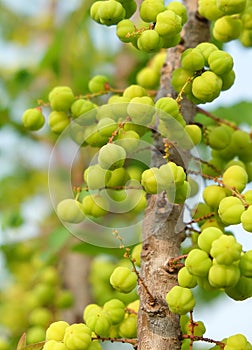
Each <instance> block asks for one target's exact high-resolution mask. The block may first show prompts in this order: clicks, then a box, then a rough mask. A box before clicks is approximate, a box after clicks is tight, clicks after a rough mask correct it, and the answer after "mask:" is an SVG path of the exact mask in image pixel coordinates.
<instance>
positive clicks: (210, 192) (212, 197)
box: [203, 185, 226, 209]
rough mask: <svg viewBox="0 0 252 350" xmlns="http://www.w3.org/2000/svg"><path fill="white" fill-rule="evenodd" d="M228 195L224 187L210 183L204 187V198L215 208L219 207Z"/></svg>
mask: <svg viewBox="0 0 252 350" xmlns="http://www.w3.org/2000/svg"><path fill="white" fill-rule="evenodd" d="M225 197H226V191H225V189H224V188H223V187H220V186H217V185H209V186H207V187H205V188H204V191H203V198H204V201H205V202H206V204H207V205H208V206H209V207H210V208H213V209H218V207H219V204H220V201H221V200H222V199H223V198H225Z"/></svg>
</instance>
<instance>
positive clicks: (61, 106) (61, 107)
mask: <svg viewBox="0 0 252 350" xmlns="http://www.w3.org/2000/svg"><path fill="white" fill-rule="evenodd" d="M48 99H49V103H50V105H51V108H52V109H53V110H55V111H67V110H69V108H70V107H71V104H72V103H73V102H74V94H73V91H72V89H71V88H70V87H68V86H56V87H55V88H53V89H52V90H51V91H50V93H49V95H48Z"/></svg>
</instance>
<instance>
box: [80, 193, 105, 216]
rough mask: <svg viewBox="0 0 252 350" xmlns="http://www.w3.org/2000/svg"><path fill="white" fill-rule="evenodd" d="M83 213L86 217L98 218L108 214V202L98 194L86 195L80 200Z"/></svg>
mask: <svg viewBox="0 0 252 350" xmlns="http://www.w3.org/2000/svg"><path fill="white" fill-rule="evenodd" d="M82 209H83V213H84V214H85V215H87V216H91V217H94V218H99V217H101V216H104V215H106V214H107V213H108V210H109V203H108V200H107V199H106V198H105V197H103V196H102V195H100V194H94V195H87V196H85V197H84V198H83V200H82Z"/></svg>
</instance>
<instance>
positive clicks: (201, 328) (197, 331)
mask: <svg viewBox="0 0 252 350" xmlns="http://www.w3.org/2000/svg"><path fill="white" fill-rule="evenodd" d="M185 328H186V333H187V334H190V335H192V336H196V337H202V336H203V334H204V333H205V332H206V327H205V325H204V323H203V322H202V321H193V323H192V322H191V321H190V320H189V321H188V322H187V324H186V326H185Z"/></svg>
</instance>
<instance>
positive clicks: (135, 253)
mask: <svg viewBox="0 0 252 350" xmlns="http://www.w3.org/2000/svg"><path fill="white" fill-rule="evenodd" d="M141 251H142V243H139V244H137V245H136V246H135V247H134V248H133V250H132V254H131V256H132V259H134V261H135V264H136V265H137V266H138V267H140V265H141Z"/></svg>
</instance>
